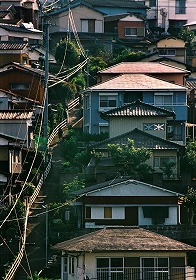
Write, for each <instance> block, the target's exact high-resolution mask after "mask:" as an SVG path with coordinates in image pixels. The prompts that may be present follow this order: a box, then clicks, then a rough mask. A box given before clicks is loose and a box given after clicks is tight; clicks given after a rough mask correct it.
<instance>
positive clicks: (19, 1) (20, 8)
mask: <svg viewBox="0 0 196 280" xmlns="http://www.w3.org/2000/svg"><path fill="white" fill-rule="evenodd" d="M0 6H1V9H2V10H5V9H6V11H11V14H10V13H9V14H7V15H6V16H5V17H2V18H1V20H0V21H1V22H3V23H5V24H6V23H8V24H16V23H18V22H20V21H21V22H23V21H24V22H28V23H29V22H32V23H33V25H34V26H35V28H36V29H38V28H39V24H40V21H39V14H40V11H39V3H38V2H37V1H35V0H1V1H0ZM8 7H12V8H9V9H8Z"/></svg>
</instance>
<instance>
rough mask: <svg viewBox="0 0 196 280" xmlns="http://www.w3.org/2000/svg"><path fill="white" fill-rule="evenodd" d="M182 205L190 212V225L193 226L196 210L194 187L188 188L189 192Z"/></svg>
mask: <svg viewBox="0 0 196 280" xmlns="http://www.w3.org/2000/svg"><path fill="white" fill-rule="evenodd" d="M182 205H184V206H185V207H187V208H188V210H189V213H188V214H189V224H191V225H193V223H194V221H193V218H194V211H195V210H196V190H195V189H194V188H192V187H188V191H187V193H186V194H185V196H184V197H183V198H182Z"/></svg>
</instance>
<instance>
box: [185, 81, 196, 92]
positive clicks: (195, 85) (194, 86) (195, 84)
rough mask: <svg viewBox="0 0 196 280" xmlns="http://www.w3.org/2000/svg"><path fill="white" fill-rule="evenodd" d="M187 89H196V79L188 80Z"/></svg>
mask: <svg viewBox="0 0 196 280" xmlns="http://www.w3.org/2000/svg"><path fill="white" fill-rule="evenodd" d="M186 87H187V88H188V89H190V90H192V89H196V79H192V80H186Z"/></svg>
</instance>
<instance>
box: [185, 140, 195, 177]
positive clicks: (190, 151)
mask: <svg viewBox="0 0 196 280" xmlns="http://www.w3.org/2000/svg"><path fill="white" fill-rule="evenodd" d="M182 170H183V171H186V172H189V173H191V175H192V177H195V176H196V175H195V174H196V142H190V143H188V145H187V146H186V150H185V154H184V157H183V160H182Z"/></svg>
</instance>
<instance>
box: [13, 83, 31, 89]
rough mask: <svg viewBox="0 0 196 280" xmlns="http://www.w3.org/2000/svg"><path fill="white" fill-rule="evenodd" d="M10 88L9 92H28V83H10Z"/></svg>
mask: <svg viewBox="0 0 196 280" xmlns="http://www.w3.org/2000/svg"><path fill="white" fill-rule="evenodd" d="M10 86H11V90H30V83H25V82H24V83H23V82H18V83H11V84H10ZM21 86H22V87H21Z"/></svg>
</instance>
